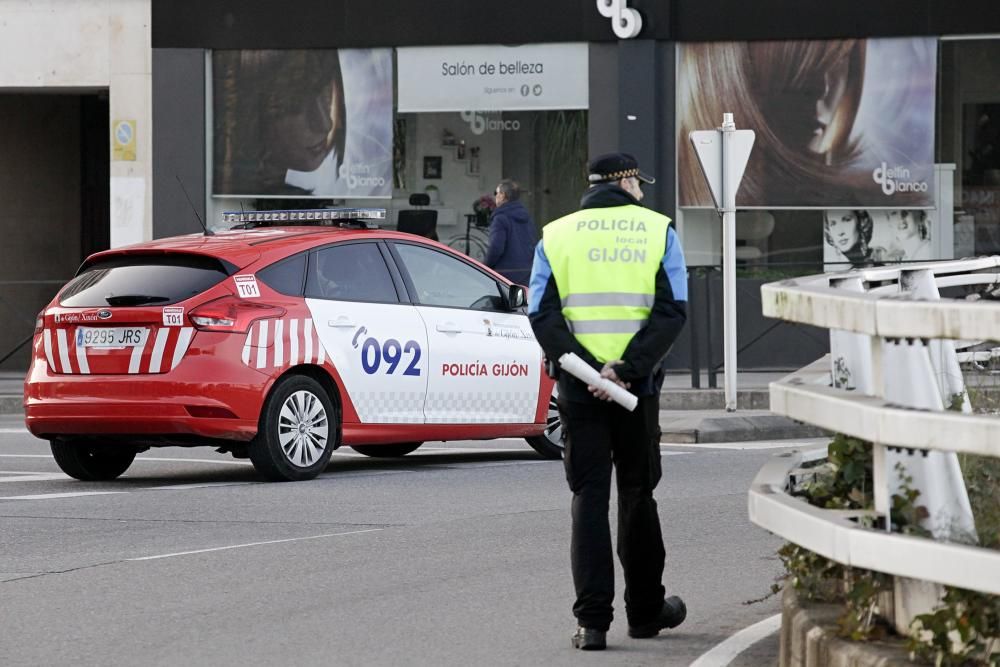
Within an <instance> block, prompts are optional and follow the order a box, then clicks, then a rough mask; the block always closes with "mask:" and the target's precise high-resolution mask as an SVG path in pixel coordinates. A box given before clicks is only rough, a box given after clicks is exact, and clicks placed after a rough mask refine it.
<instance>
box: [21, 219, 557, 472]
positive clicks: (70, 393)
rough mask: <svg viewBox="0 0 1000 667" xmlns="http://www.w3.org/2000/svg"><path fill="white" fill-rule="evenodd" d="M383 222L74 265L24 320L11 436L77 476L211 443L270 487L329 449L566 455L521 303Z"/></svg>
mask: <svg viewBox="0 0 1000 667" xmlns="http://www.w3.org/2000/svg"><path fill="white" fill-rule="evenodd" d="M384 217H385V211H384V210H383V209H329V210H321V211H270V212H247V213H226V214H225V215H224V218H225V220H227V221H228V222H230V223H234V224H235V227H234V228H233V229H230V230H229V231H224V232H216V233H215V234H214V235H212V234H210V233H208V232H206V233H205V234H204V235H202V234H197V235H189V236H181V237H175V238H169V239H162V240H157V241H152V242H149V243H142V244H139V245H133V246H129V247H126V248H120V249H115V250H109V251H106V252H101V253H97V254H95V255H92V256H91V257H89V258H88V259H87V260H86V261H85V262H84V263H83V265H82V266H81V267H80V270H79V271H78V273H77V275H76V277H75V278H74V279H73V280H71V281H70V282H69V283H67V284H66V285H65V286H64V287H63V288H62V289H61V290H60V292H59V293H58V295H57V296H56V297H55V298H54V299H53V300H52V302H51V303H50V304H49V305H48V306H47V307H46V308H45V309H44V310H43V311H42V312H41V313H39V315H38V319H37V322H36V325H35V336H34V343H33V358H32V363H31V367H30V369H29V371H28V374H27V377H26V380H25V388H24V393H25V397H24V401H25V421H26V424H27V427H28V429H29V430H30V431H31V433H33V434H34V435H35V436H37V437H39V438H43V439H46V440H49V441H50V444H51V448H52V454H53V456H54V458H55V460H56V462H57V463H58V464H59V467H60V468H61V469H62V470H63V471H64V472H66V473H67V474H68V475H70V476H72V477H75V478H77V479H81V480H107V479H114V478H116V477H118V476H119V475H121V474H122V473H123V472H125V470H127V469H128V467H129V465H131V463H132V461H133V459H134V458H135V456H136V453H138V452H141V451H145V450H146V449H149V448H150V447H159V446H178V445H179V446H201V445H208V446H212V447H215V448H217V449H219V450H220V451H224V452H229V453H231V454H233V455H234V456H236V457H249V458H250V460H251V461H252V462H253V464H254V466H255V467H256V469H257V471H258V472H259V473H260V474H261V475H263V476H264V477H266V478H268V479H271V480H304V479H310V478H312V477H315V476H316V475H317V474H319V473H320V472H322V471H323V469H324V468H325V467H326V465H327V462H328V461H329V459H330V455H331V453H332V452H333V450H334V449H336V448H338V447H340V446H342V445H347V446H350V447H353V448H354V449H355V450H357V451H358V452H360V453H362V454H365V455H368V456H389V457H395V456H403V455H405V454H407V453H409V452H412V451H413V450H415V449H416V448H417V447H419V446H420V445H421V444H422V443H423V442H426V441H440V440H465V439H492V438H511V437H514V438H525V439H526V440H527V442H528V443H529V444H530V445H531V446H532V447H534V448H535V449H536V450H537V451H538V452H539V453H541V454H542V455H543V456H546V457H550V458H558V457H559V456H561V454H562V444H561V440H560V435H561V429H560V426H559V421H558V413H557V411H556V409H555V403H554V400H553V399H552V392H553V383H552V381H551V380H550V379H549V378H548V377H547V376H546V375H545V373H544V372H542V365H543V362H542V353H541V350H540V348H539V346H538V344H537V343H536V341H535V339H534V336H533V334H532V332H531V327H530V325H529V323H528V319H527V316H526V315H525V298H526V297H525V290H524V288H523V287H521V286H519V285H512V284H511V283H510V282H509V281H507V280H506V279H504V278H503V277H502V276H500V275H499V274H497V273H494V272H493V271H491V270H490V269H488V268H486V267H485V266H483V265H481V264H478V263H477V262H475V261H474V260H471V259H469V258H468V257H466V256H464V255H462V254H460V253H458V252H456V251H454V250H452V249H450V248H448V247H446V246H444V245H442V244H439V243H436V242H434V241H431V240H428V239H424V238H421V237H417V236H413V235H410V234H405V233H401V232H394V231H387V230H380V229H378V228H377V224H373V221H377V220H380V219H384Z"/></svg>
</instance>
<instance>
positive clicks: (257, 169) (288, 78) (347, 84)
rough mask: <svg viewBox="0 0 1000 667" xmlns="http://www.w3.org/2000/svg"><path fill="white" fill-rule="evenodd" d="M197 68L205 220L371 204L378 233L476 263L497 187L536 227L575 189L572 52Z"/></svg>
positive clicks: (258, 56) (526, 48)
mask: <svg viewBox="0 0 1000 667" xmlns="http://www.w3.org/2000/svg"><path fill="white" fill-rule="evenodd" d="M210 57H211V72H212V82H211V85H210V87H209V90H210V93H211V95H210V97H211V103H210V109H209V111H210V118H211V121H210V123H209V127H210V130H211V133H212V136H213V140H212V150H211V152H210V155H209V156H208V160H209V169H210V173H211V174H212V195H213V196H212V207H213V209H214V210H213V211H210V214H211V215H210V218H211V219H218V218H219V216H218V213H219V212H220V211H222V210H239V209H240V208H241V207H244V208H250V209H257V210H260V209H277V208H305V207H324V206H331V205H338V206H341V205H347V206H384V207H386V208H387V209H388V226H390V227H391V226H396V225H399V223H400V220H401V216H402V219H403V223H404V225H403V226H405V227H406V228H407V231H413V232H415V233H420V234H423V235H427V236H431V237H432V238H437V239H438V240H441V241H443V242H446V243H448V244H449V245H451V246H452V247H455V248H458V249H461V250H463V251H467V252H468V253H469V254H470V255H472V256H474V257H476V258H477V259H483V258H484V256H485V251H486V242H487V239H488V232H487V227H488V224H489V220H490V216H489V214H490V208H491V206H492V205H494V199H493V195H494V190H495V188H496V186H497V184H498V183H499V182H500V181H501V180H502V179H513V180H515V181H517V182H518V183H519V185H520V190H521V193H522V196H521V199H522V202H523V203H524V205H525V206H526V207H527V209H528V211H529V213H530V214H531V216H532V218H533V220H534V222H535V224H536V225H537V226H538V227H539V228H540V227H541V226H542V225H543V224H545V223H546V222H548V221H550V220H552V219H555V218H557V217H560V216H562V215H565V214H566V213H568V212H570V211H572V210H574V209H575V208H576V206H577V204H578V201H579V196H580V193H581V192H582V191H583V189H584V188H585V186H586V173H585V169H586V161H587V154H586V151H587V105H588V101H589V87H588V86H589V84H588V76H589V74H588V47H587V45H586V44H582V43H568V44H542V45H537V44H536V45H531V44H528V45H521V46H499V45H494V46H490V45H486V46H468V47H461V46H456V47H434V48H400V49H340V50H335V49H330V50H242V51H216V52H214V53H212V54H211V56H210Z"/></svg>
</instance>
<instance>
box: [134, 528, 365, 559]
mask: <svg viewBox="0 0 1000 667" xmlns="http://www.w3.org/2000/svg"><path fill="white" fill-rule="evenodd" d="M380 530H382V528H368V529H366V530H351V531H348V532H346V533H327V534H326V535H310V536H309V537H290V538H288V539H285V540H268V541H266V542H248V543H247V544H233V545H230V546H225V547H212V548H211V549H196V550H194V551H177V552H175V553H170V554H158V555H156V556H140V557H139V558H126V559H125V560H127V561H141V560H159V559H161V558H174V557H175V556H191V555H193V554H205V553H210V552H213V551H226V550H229V549H244V548H246V547H260V546H265V545H268V544H284V543H286V542H304V541H306V540H321V539H324V538H327V537H341V536H344V535H359V534H361V533H375V532H378V531H380Z"/></svg>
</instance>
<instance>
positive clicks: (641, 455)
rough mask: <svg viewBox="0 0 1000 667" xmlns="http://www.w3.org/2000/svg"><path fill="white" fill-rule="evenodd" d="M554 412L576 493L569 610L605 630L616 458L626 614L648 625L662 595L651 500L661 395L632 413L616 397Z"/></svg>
mask: <svg viewBox="0 0 1000 667" xmlns="http://www.w3.org/2000/svg"><path fill="white" fill-rule="evenodd" d="M559 410H560V412H561V413H562V421H563V428H564V429H565V430H566V451H565V458H564V464H565V466H566V480H567V481H568V482H569V488H570V490H571V491H572V492H573V505H572V513H573V539H572V544H571V547H570V548H571V560H572V566H573V583H574V585H575V586H576V603H575V604H574V605H573V614H574V615H575V616H576V618H577V622H578V623H579V624H580V625H581V626H583V627H585V628H593V629H596V630H607V629H608V627H609V626H610V624H611V620H612V617H613V606H612V602H613V600H614V597H615V573H614V557H613V555H612V553H611V528H610V526H609V524H608V506H609V501H610V496H611V469H612V464H613V466H614V469H615V474H616V481H617V486H618V558H619V560H620V561H621V564H622V568H623V569H624V572H625V613H626V615H627V617H628V621H629V625H641V624H643V623H647V622H649V621H650V620H652V619H653V618H655V617H656V615H657V614H658V613H659V612H660V609H661V607H662V606H663V597H664V593H665V591H664V588H663V584H662V577H663V561H664V550H663V535H662V534H661V532H660V518H659V515H658V514H657V511H656V501H655V500H653V489H655V488H656V484H657V483H658V482H659V481H660V475H661V469H660V425H659V410H660V406H659V400H658V397H657V396H648V397H642V398H640V399H639V405H638V406H637V407H636V409H635V411H634V412H628V411H627V410H625V409H624V408H622V407H620V406H618V405H616V404H614V403H605V402H601V403H599V404H598V403H576V402H570V401H560V405H559Z"/></svg>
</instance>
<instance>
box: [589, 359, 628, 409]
mask: <svg viewBox="0 0 1000 667" xmlns="http://www.w3.org/2000/svg"><path fill="white" fill-rule="evenodd" d="M622 363H624V362H622V361H621V360H615V361H609V362H607V363H606V364H604V368H602V369H601V377H602V378H605V379H608V380H611V381H612V382H614V383H615V384H616V385H618V386H619V387H622V388H624V389H628V388H629V387H630V386H632V385H631V384H630V383H628V382H624V381H623V380H622V379H621V378H619V377H618V374H617V373H616V372H615V369H614V367H615V366H619V365H621V364H622ZM587 389H588V390H590V393H591V394H593V395H594V397H595V398H599V399H601V400H602V401H611V400H614V399H612V398H611V394H609V393H608V392H606V391H604V390H603V389H601V388H600V387H595V386H593V385H587Z"/></svg>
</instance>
